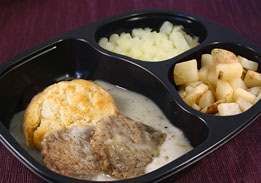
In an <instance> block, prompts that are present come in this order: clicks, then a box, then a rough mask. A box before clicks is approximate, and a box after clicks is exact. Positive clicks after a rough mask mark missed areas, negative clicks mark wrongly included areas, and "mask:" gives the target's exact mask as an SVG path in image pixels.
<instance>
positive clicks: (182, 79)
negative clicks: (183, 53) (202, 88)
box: [174, 59, 198, 85]
mask: <svg viewBox="0 0 261 183" xmlns="http://www.w3.org/2000/svg"><path fill="white" fill-rule="evenodd" d="M174 81H175V83H176V85H183V84H187V83H190V82H194V81H198V69H197V61H196V60H195V59H194V60H190V61H186V62H181V63H178V64H176V65H175V67H174Z"/></svg>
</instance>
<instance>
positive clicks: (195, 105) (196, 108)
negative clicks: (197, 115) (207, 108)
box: [191, 104, 200, 111]
mask: <svg viewBox="0 0 261 183" xmlns="http://www.w3.org/2000/svg"><path fill="white" fill-rule="evenodd" d="M191 107H192V108H193V109H195V110H197V111H200V107H199V106H198V105H197V104H193V105H192V106H191Z"/></svg>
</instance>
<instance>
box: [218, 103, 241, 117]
mask: <svg viewBox="0 0 261 183" xmlns="http://www.w3.org/2000/svg"><path fill="white" fill-rule="evenodd" d="M217 108H218V114H219V115H220V116H231V115H236V114H239V113H241V110H240V107H239V105H238V104H237V103H222V104H219V105H218V107H217Z"/></svg>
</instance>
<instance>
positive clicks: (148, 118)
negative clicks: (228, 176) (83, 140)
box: [10, 81, 192, 181]
mask: <svg viewBox="0 0 261 183" xmlns="http://www.w3.org/2000/svg"><path fill="white" fill-rule="evenodd" d="M95 83H97V84H98V85H100V86H102V87H103V88H104V89H105V90H107V91H108V92H109V93H110V94H111V95H112V96H113V98H114V100H115V101H116V104H117V106H118V108H119V110H120V111H121V112H122V113H123V114H124V115H126V116H128V117H130V118H132V119H134V120H136V121H140V122H142V123H144V124H146V125H149V126H151V127H153V128H155V129H157V130H160V131H162V132H164V133H166V134H167V137H166V140H165V142H164V143H163V144H162V145H161V147H160V155H159V156H158V157H155V158H154V159H153V161H152V162H151V163H150V164H148V165H147V167H146V173H148V172H151V171H153V170H155V169H158V168H160V167H161V166H163V165H165V164H167V163H169V162H171V161H173V160H174V159H176V158H178V157H179V156H181V155H183V154H185V153H186V152H188V151H190V150H191V149H192V146H191V145H190V143H189V141H188V140H187V139H186V137H185V136H184V134H183V132H182V131H181V130H179V129H178V128H176V127H175V126H173V125H172V124H171V123H170V122H169V120H168V119H167V118H166V116H165V115H164V114H163V112H162V111H161V109H160V108H159V107H158V106H157V105H156V104H155V103H154V102H153V101H152V100H150V99H149V98H147V97H145V96H143V95H141V94H138V93H136V92H133V91H130V90H126V89H124V88H121V87H119V86H115V85H112V84H110V83H107V82H104V81H95ZM22 123H23V111H22V112H19V113H17V114H16V115H15V116H14V117H13V119H12V120H11V124H10V132H11V134H12V135H13V136H14V138H15V139H16V140H17V142H18V143H19V144H20V145H21V146H22V147H23V148H25V149H26V150H27V151H28V153H29V154H30V155H31V156H32V157H33V158H34V159H35V160H37V161H38V162H40V163H42V157H41V154H40V153H39V152H38V151H36V150H32V149H30V148H28V147H27V146H26V144H25V139H24V135H23V129H22ZM94 180H97V181H109V180H115V179H113V178H111V177H110V176H108V175H104V174H100V175H98V176H97V177H96V178H95V179H94Z"/></svg>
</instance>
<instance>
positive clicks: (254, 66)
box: [237, 56, 258, 71]
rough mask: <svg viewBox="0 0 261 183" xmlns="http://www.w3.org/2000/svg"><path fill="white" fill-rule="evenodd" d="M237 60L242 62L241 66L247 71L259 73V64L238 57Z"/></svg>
mask: <svg viewBox="0 0 261 183" xmlns="http://www.w3.org/2000/svg"><path fill="white" fill-rule="evenodd" d="M237 58H238V61H239V62H240V64H241V65H242V66H243V68H245V69H247V70H252V71H257V68H258V63H256V62H254V61H251V60H248V59H246V58H244V57H241V56H238V57H237Z"/></svg>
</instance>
